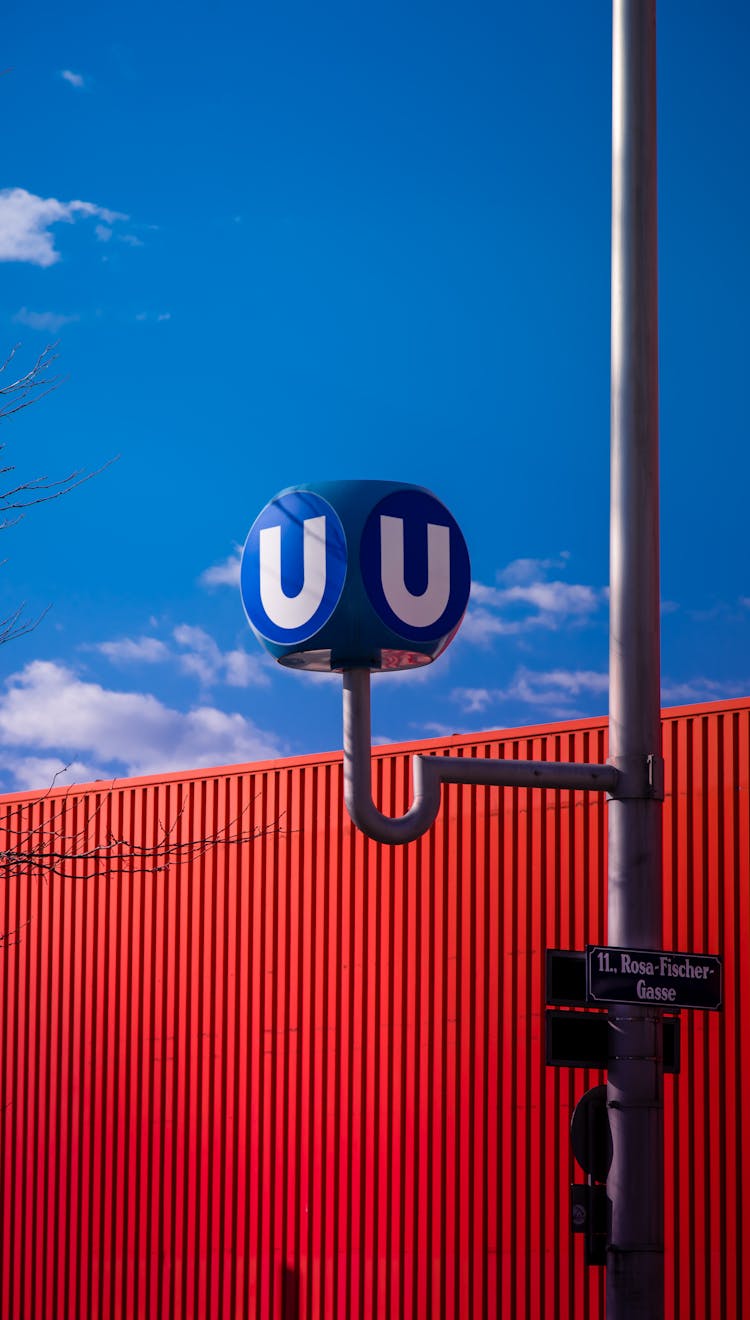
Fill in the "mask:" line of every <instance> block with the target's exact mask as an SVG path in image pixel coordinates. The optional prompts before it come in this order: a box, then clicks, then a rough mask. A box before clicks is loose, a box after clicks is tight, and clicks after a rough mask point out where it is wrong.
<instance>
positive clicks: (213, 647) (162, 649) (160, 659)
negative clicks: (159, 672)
mask: <svg viewBox="0 0 750 1320" xmlns="http://www.w3.org/2000/svg"><path fill="white" fill-rule="evenodd" d="M171 640H172V641H173V642H175V643H176V646H171V645H168V644H167V643H166V642H165V641H163V640H162V639H161V638H159V637H121V638H116V639H114V640H112V641H107V642H98V643H97V644H96V645H95V646H93V647H92V648H91V649H92V650H95V651H97V652H98V653H99V654H100V655H103V656H106V658H107V659H108V660H109V661H110V662H111V663H112V664H115V665H126V666H127V665H137V664H141V665H143V664H145V665H154V664H172V665H174V666H175V668H176V669H178V670H179V672H180V673H182V674H186V675H188V676H190V677H192V678H195V679H197V680H198V682H199V683H201V684H202V685H203V686H204V687H212V686H214V685H216V684H225V685H226V686H227V687H235V688H247V687H268V686H269V684H270V681H271V679H270V676H269V666H268V665H267V663H266V662H265V660H264V659H263V657H262V656H260V655H257V656H256V655H250V654H249V653H248V652H247V651H245V650H243V649H242V648H241V647H235V648H234V649H232V650H229V651H222V650H221V648H220V647H219V646H218V644H217V643H216V641H215V640H214V638H213V637H212V636H211V635H210V633H207V632H206V630H205V629H204V628H199V627H196V626H195V625H193V624H188V623H181V624H179V625H178V626H177V627H176V628H174V629H173V631H172V634H171Z"/></svg>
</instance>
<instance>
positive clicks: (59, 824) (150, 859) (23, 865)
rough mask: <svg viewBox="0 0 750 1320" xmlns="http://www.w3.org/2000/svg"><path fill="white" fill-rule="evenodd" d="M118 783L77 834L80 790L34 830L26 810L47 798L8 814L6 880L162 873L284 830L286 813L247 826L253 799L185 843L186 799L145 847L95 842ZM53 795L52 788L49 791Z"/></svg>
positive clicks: (2, 863)
mask: <svg viewBox="0 0 750 1320" xmlns="http://www.w3.org/2000/svg"><path fill="white" fill-rule="evenodd" d="M64 769H65V767H63V769H62V770H60V771H58V774H62V773H63V772H64ZM55 778H57V776H55ZM53 782H54V781H53ZM115 783H116V781H113V782H112V783H111V784H110V785H109V787H108V788H107V789H106V790H105V791H104V792H103V793H102V797H101V800H100V802H99V804H98V805H97V807H96V808H95V809H94V810H93V811H92V812H91V813H90V814H89V815H88V817H87V819H86V821H85V823H84V824H83V825H81V827H80V828H79V829H77V830H74V831H73V832H72V833H71V832H70V824H71V819H70V811H69V810H68V808H69V805H70V802H69V794H71V793H73V792H75V791H76V790H75V786H73V787H71V789H70V790H69V791H68V792H66V794H65V796H64V797H62V798H61V799H60V800H59V805H58V804H56V807H55V810H54V811H53V813H52V815H51V817H50V819H49V820H46V821H44V822H40V823H37V824H35V825H33V826H31V827H27V826H25V824H24V821H23V815H24V812H25V811H27V810H28V808H29V807H32V806H33V807H35V808H38V806H39V803H40V802H44V801H45V800H46V797H47V794H45V795H44V796H43V797H42V798H38V799H36V800H35V801H34V802H33V803H27V804H21V805H19V806H17V807H13V808H11V813H12V814H11V815H10V818H8V817H7V816H6V819H5V820H4V821H0V839H1V840H2V844H3V846H2V847H0V878H4V879H6V880H10V879H14V878H17V877H19V876H21V875H24V876H28V875H36V876H41V877H42V878H43V879H45V880H49V879H50V878H51V877H56V878H57V879H61V880H79V881H81V880H95V879H98V878H100V877H102V876H106V875H112V874H115V873H117V874H123V873H124V874H127V875H130V876H134V875H159V874H162V873H164V872H166V871H168V870H170V868H171V867H174V866H181V865H184V864H185V863H188V862H195V861H198V860H200V858H202V857H205V856H206V855H207V854H208V853H209V852H210V851H212V850H213V849H215V848H219V847H231V848H237V847H241V846H242V845H244V844H247V843H251V842H252V841H253V840H254V839H258V838H261V837H262V836H263V835H266V834H269V833H279V832H280V831H281V829H282V825H281V822H282V819H283V816H284V814H285V813H283V812H282V813H281V814H280V815H279V816H277V817H276V818H275V819H274V820H272V821H270V822H266V823H265V824H264V825H263V826H255V827H252V828H247V826H246V825H244V824H243V821H244V819H245V818H246V817H247V814H248V813H249V811H250V809H251V807H252V805H253V801H250V802H248V804H247V806H246V807H244V808H243V810H242V811H241V812H240V814H239V815H238V816H236V817H235V818H234V819H233V820H229V821H227V822H226V824H224V825H222V827H221V829H219V830H216V831H214V832H213V833H209V834H206V835H204V836H201V837H200V838H189V839H180V838H178V837H177V834H178V832H179V826H180V822H181V820H182V817H183V815H184V813H185V811H186V809H187V805H188V804H187V800H186V801H185V802H184V803H183V805H182V806H181V808H180V809H179V811H177V812H176V813H175V815H174V818H173V819H172V821H171V822H170V823H169V824H164V823H162V822H161V821H160V822H159V834H158V837H157V838H156V839H155V840H154V841H153V842H151V843H140V842H138V840H136V839H132V838H129V837H128V836H127V835H119V834H115V833H113V832H112V831H111V830H108V831H107V832H106V833H105V834H104V836H103V837H100V839H99V841H98V842H94V841H93V840H94V839H96V837H97V831H96V823H97V818H98V817H99V816H100V815H101V814H102V813H103V812H104V810H105V807H106V806H108V805H109V804H110V803H111V800H112V791H113V789H114V786H115ZM51 791H52V785H50V788H49V789H48V790H47V793H48V794H49V793H51ZM253 800H255V799H253ZM19 929H20V928H19ZM15 933H17V932H15V931H9V932H6V933H5V934H4V935H0V946H1V944H2V940H3V939H5V938H7V936H8V935H12V934H15Z"/></svg>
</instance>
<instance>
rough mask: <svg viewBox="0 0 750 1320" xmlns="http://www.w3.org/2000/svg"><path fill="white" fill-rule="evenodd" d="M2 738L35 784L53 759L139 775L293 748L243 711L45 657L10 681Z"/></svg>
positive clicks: (1, 698)
mask: <svg viewBox="0 0 750 1320" xmlns="http://www.w3.org/2000/svg"><path fill="white" fill-rule="evenodd" d="M0 745H2V746H4V747H5V748H9V749H11V750H13V749H19V753H20V754H19V755H18V756H17V757H15V758H12V757H11V760H10V762H9V763H10V764H11V765H12V768H13V771H14V774H15V777H16V783H17V785H18V786H22V787H30V786H31V785H32V783H33V782H34V778H35V776H36V775H37V774H38V775H39V778H38V779H36V783H35V786H36V787H44V786H45V785H46V784H47V783H49V782H50V780H51V777H52V773H54V771H53V770H52V767H53V766H55V767H56V768H59V766H60V765H66V764H68V763H69V762H71V761H73V762H75V763H76V764H77V765H79V766H80V767H82V768H84V767H86V766H88V765H94V766H96V768H97V769H102V768H103V769H104V771H105V773H106V774H107V775H110V774H118V775H120V774H126V775H141V774H157V773H159V772H161V771H167V770H179V769H183V770H184V769H189V768H196V767H201V766H213V765H227V764H233V763H237V762H245V761H256V760H265V759H268V758H271V757H277V756H281V755H284V753H285V752H286V751H287V750H288V749H287V748H286V747H285V745H284V744H283V743H282V742H281V741H280V740H279V739H278V738H277V737H276V736H275V735H274V734H273V733H269V732H266V731H264V730H262V729H259V728H258V727H257V726H256V725H255V724H254V723H253V722H252V721H251V720H249V719H247V718H246V717H245V716H243V715H240V714H236V713H227V712H225V711H222V710H218V709H217V708H216V707H213V706H209V705H200V706H196V707H194V708H193V709H191V710H188V711H180V710H176V709H174V708H173V707H170V706H167V705H165V704H164V703H163V702H161V701H159V700H157V698H156V697H154V696H151V695H149V694H147V693H141V692H120V691H115V690H112V689H107V688H105V687H103V686H101V685H100V684H99V683H92V682H87V681H84V680H83V679H81V678H80V677H79V676H78V675H76V674H75V673H74V672H73V671H72V670H71V669H70V668H68V667H66V666H64V665H60V664H56V663H54V662H52V661H45V660H35V661H33V662H32V663H31V664H29V665H27V666H26V667H25V668H24V669H23V670H21V671H20V672H19V673H16V674H13V675H12V676H11V677H10V678H9V679H8V681H7V683H6V684H5V689H4V691H3V692H2V693H1V694H0ZM57 757H59V758H60V760H59V762H57V761H56V759H55V758H57ZM40 758H41V759H40ZM6 759H7V758H6ZM51 771H52V773H51Z"/></svg>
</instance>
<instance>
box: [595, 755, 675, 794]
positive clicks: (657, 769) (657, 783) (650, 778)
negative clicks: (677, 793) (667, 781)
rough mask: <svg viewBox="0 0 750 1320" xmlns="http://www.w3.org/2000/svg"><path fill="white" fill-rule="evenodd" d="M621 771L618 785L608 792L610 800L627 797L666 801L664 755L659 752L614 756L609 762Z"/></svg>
mask: <svg viewBox="0 0 750 1320" xmlns="http://www.w3.org/2000/svg"><path fill="white" fill-rule="evenodd" d="M608 764H609V765H612V766H614V767H615V769H616V770H617V771H618V772H619V776H618V781H617V785H616V787H615V788H614V789H613V790H612V791H611V792H610V793H608V794H607V798H608V800H609V801H615V802H623V801H625V800H626V799H627V798H643V799H644V800H645V801H652V802H663V801H664V757H663V756H660V755H659V753H658V752H651V753H649V754H648V755H646V756H640V755H635V756H613V757H611V759H610V761H609V762H608Z"/></svg>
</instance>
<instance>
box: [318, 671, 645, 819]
mask: <svg viewBox="0 0 750 1320" xmlns="http://www.w3.org/2000/svg"><path fill="white" fill-rule="evenodd" d="M343 679H344V800H345V802H346V808H347V811H348V812H349V815H350V816H351V818H352V820H353V821H354V824H355V825H356V826H357V828H358V829H360V830H362V833H363V834H367V835H368V836H369V837H370V838H371V839H375V841H376V842H377V843H411V842H412V841H413V840H414V839H418V838H419V836H420V835H421V834H424V833H425V831H426V830H428V829H429V828H430V826H431V825H433V824H434V821H435V818H436V816H437V814H438V811H439V810H440V788H441V785H442V784H484V785H494V786H495V787H498V788H552V789H554V788H563V789H571V790H584V791H587V790H591V789H593V790H596V791H599V792H605V793H609V794H610V795H611V796H614V795H616V794H617V790H618V786H620V784H621V780H622V776H621V772H620V771H619V770H618V769H617V767H616V766H614V765H609V764H603V765H600V764H597V763H588V764H587V763H585V762H584V763H582V764H580V765H579V764H576V763H575V762H568V761H510V760H508V761H505V760H489V759H485V758H484V757H468V756H467V757H462V756H420V755H417V756H415V757H414V761H413V780H414V797H413V799H412V804H411V806H410V807H409V810H408V811H407V812H406V814H405V815H404V816H384V815H383V813H382V812H381V811H379V810H378V808H377V807H376V806H375V803H374V802H373V800H372V787H371V779H370V756H371V751H372V747H371V725H370V671H369V669H348V670H345V672H344V674H343Z"/></svg>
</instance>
